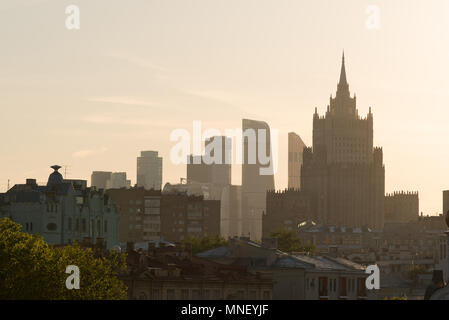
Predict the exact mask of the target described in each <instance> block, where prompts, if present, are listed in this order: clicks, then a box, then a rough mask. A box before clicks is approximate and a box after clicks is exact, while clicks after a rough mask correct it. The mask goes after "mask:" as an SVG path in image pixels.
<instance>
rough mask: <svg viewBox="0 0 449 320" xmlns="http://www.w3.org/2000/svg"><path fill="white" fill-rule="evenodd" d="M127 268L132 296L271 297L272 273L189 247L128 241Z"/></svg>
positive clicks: (125, 275) (126, 278)
mask: <svg viewBox="0 0 449 320" xmlns="http://www.w3.org/2000/svg"><path fill="white" fill-rule="evenodd" d="M128 246H129V247H130V249H129V250H128V249H127V250H126V252H127V261H126V264H127V270H126V272H122V273H121V274H120V279H121V280H123V281H124V283H125V284H126V286H127V288H128V298H129V299H133V300H134V299H139V300H223V299H224V300H234V299H238V300H262V299H263V300H268V299H271V297H272V290H273V281H272V278H271V276H270V274H269V273H262V272H259V273H250V272H248V270H247V269H248V268H247V267H245V266H237V265H224V264H220V263H216V262H213V261H211V260H208V259H203V258H199V257H196V256H192V250H191V248H190V247H183V246H181V245H180V244H179V243H178V244H176V246H173V245H165V243H163V242H162V243H159V247H156V246H155V244H154V243H148V248H147V249H146V250H145V251H144V250H142V249H139V250H137V251H136V250H133V249H132V247H133V245H132V244H130V243H128Z"/></svg>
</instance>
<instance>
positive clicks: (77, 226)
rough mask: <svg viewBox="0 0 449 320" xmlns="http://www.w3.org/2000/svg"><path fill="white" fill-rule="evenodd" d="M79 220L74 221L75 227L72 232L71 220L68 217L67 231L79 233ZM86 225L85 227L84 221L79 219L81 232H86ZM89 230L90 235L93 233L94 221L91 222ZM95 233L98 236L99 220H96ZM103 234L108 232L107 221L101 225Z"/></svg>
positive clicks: (99, 231) (99, 229)
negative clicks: (90, 231) (90, 230)
mask: <svg viewBox="0 0 449 320" xmlns="http://www.w3.org/2000/svg"><path fill="white" fill-rule="evenodd" d="M79 222H80V221H79V219H78V218H77V219H75V226H74V228H73V230H72V227H73V226H72V218H71V217H69V218H68V219H67V229H68V230H69V231H80V223H79ZM86 228H87V225H86V219H81V232H86V231H87V230H86ZM91 228H92V233H94V232H95V220H91ZM96 229H97V232H98V234H100V233H101V220H97V226H96ZM103 232H104V233H107V232H108V221H107V220H104V223H103Z"/></svg>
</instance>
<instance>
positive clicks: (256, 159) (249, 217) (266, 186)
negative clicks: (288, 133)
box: [242, 119, 275, 240]
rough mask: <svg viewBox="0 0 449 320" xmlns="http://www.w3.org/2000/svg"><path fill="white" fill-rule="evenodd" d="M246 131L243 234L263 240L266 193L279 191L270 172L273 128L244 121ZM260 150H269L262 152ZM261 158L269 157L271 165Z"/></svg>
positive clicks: (244, 135)
mask: <svg viewBox="0 0 449 320" xmlns="http://www.w3.org/2000/svg"><path fill="white" fill-rule="evenodd" d="M242 130H243V157H244V158H243V165H242V234H243V235H244V236H249V237H250V238H251V239H252V240H261V239H262V215H263V213H264V212H265V206H266V193H267V191H269V190H274V189H275V186H274V174H273V171H272V170H270V169H269V167H270V164H271V165H272V164H273V162H272V161H273V157H272V156H273V155H272V151H271V141H270V127H269V126H268V124H267V123H266V122H263V121H255V120H248V119H243V120H242ZM260 147H263V148H264V149H265V150H259V148H260ZM260 155H263V156H265V157H267V158H268V159H269V164H267V163H263V162H264V161H261V160H262V159H260ZM270 171H271V173H270Z"/></svg>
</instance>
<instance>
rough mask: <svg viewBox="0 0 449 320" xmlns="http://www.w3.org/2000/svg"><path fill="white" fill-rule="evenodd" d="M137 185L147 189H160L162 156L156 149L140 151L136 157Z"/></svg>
mask: <svg viewBox="0 0 449 320" xmlns="http://www.w3.org/2000/svg"><path fill="white" fill-rule="evenodd" d="M137 186H138V187H144V188H145V189H147V190H150V189H154V190H161V187H162V157H159V156H158V152H157V151H141V152H140V157H137Z"/></svg>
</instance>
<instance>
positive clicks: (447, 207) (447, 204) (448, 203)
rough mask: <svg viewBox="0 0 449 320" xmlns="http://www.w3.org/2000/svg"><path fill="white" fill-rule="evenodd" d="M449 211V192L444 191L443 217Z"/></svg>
mask: <svg viewBox="0 0 449 320" xmlns="http://www.w3.org/2000/svg"><path fill="white" fill-rule="evenodd" d="M448 211H449V190H445V191H443V215H444V214H447V213H448Z"/></svg>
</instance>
